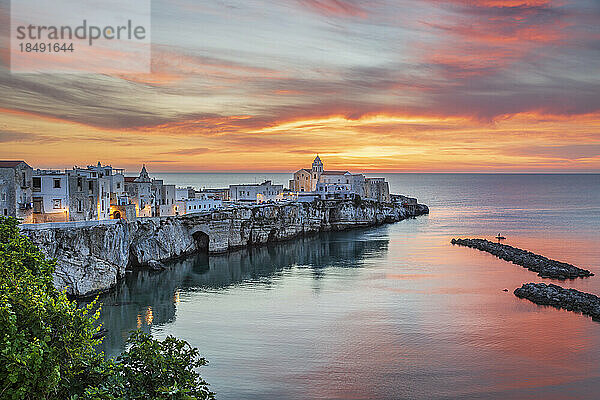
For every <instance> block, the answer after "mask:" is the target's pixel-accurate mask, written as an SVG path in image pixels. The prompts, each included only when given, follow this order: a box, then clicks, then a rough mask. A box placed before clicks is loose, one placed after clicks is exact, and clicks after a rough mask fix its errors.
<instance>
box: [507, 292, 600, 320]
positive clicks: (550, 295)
mask: <svg viewBox="0 0 600 400" xmlns="http://www.w3.org/2000/svg"><path fill="white" fill-rule="evenodd" d="M514 294H515V296H517V297H519V298H522V299H527V300H529V301H532V302H534V303H536V304H540V305H545V306H552V307H556V308H563V309H565V310H568V311H574V312H579V313H582V314H585V315H589V316H591V317H592V319H593V320H594V321H600V297H598V296H596V295H593V294H590V293H584V292H580V291H579V290H575V289H565V288H563V287H561V286H558V285H554V284H549V285H546V284H545V283H526V284H524V285H523V286H521V287H520V288H517V289H515V291H514Z"/></svg>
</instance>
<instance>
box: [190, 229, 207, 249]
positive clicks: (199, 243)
mask: <svg viewBox="0 0 600 400" xmlns="http://www.w3.org/2000/svg"><path fill="white" fill-rule="evenodd" d="M190 233H191V234H192V237H193V238H194V242H195V243H196V249H197V250H198V252H199V253H208V246H209V243H210V236H209V229H208V227H206V226H197V227H194V229H192V230H191V232H190Z"/></svg>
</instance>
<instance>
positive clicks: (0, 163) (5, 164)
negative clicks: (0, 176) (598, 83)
mask: <svg viewBox="0 0 600 400" xmlns="http://www.w3.org/2000/svg"><path fill="white" fill-rule="evenodd" d="M21 163H23V164H27V163H26V162H25V161H23V160H15V161H11V160H0V168H14V167H16V166H18V165H19V164H21Z"/></svg>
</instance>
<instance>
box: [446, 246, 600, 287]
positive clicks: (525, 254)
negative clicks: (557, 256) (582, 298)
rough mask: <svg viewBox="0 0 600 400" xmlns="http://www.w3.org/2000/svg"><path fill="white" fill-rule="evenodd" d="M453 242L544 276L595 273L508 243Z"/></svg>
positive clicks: (556, 276)
mask: <svg viewBox="0 0 600 400" xmlns="http://www.w3.org/2000/svg"><path fill="white" fill-rule="evenodd" d="M451 243H452V244H456V245H459V246H465V247H471V248H473V249H477V250H481V251H485V252H487V253H490V254H493V255H495V256H496V257H498V258H500V259H502V260H505V261H510V262H512V263H513V264H517V265H520V266H522V267H525V268H527V269H529V270H530V271H534V272H537V273H538V275H539V276H541V277H542V278H554V279H561V280H565V279H575V278H583V277H586V276H593V275H594V274H593V273H591V272H590V271H588V270H586V269H581V268H578V267H576V266H574V265H571V264H567V263H564V262H561V261H556V260H551V259H549V258H547V257H544V256H542V255H539V254H535V253H532V252H530V251H527V250H523V249H519V248H516V247H513V246H509V245H507V244H502V243H494V242H492V241H489V240H485V239H452V241H451Z"/></svg>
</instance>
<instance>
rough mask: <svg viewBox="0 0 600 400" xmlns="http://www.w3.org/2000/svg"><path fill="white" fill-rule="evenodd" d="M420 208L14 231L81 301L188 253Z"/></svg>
mask: <svg viewBox="0 0 600 400" xmlns="http://www.w3.org/2000/svg"><path fill="white" fill-rule="evenodd" d="M428 212H429V209H428V208H427V206H425V205H422V204H411V205H410V207H407V206H405V205H404V204H402V203H398V202H394V203H382V202H376V201H371V200H316V201H314V202H312V203H296V202H287V203H271V204H263V205H252V206H250V205H248V206H237V205H236V206H232V207H228V208H223V209H219V210H216V211H212V212H204V213H194V214H187V215H182V216H172V217H155V218H138V219H137V220H135V221H125V220H105V221H82V222H73V223H50V224H30V225H25V224H24V225H21V231H22V232H23V233H24V234H25V235H27V236H28V237H29V238H30V239H31V240H32V242H33V243H34V244H35V245H37V246H38V247H39V248H40V249H41V250H42V252H44V254H45V255H46V256H47V257H49V258H54V259H56V261H57V265H56V271H55V274H54V285H55V286H56V287H57V288H58V289H60V290H63V289H64V290H66V291H67V293H68V294H70V295H73V296H79V297H83V296H89V295H93V294H95V293H99V292H103V291H107V290H109V289H110V288H112V287H114V286H115V285H116V284H117V281H118V280H119V279H120V278H121V277H123V276H124V274H125V271H126V270H127V269H132V268H137V267H143V268H151V269H155V270H160V269H162V268H163V265H162V262H164V261H167V260H173V259H176V258H180V257H183V256H186V255H189V254H194V253H209V254H217V253H224V252H227V251H230V250H234V249H239V248H242V247H248V246H258V245H263V244H267V243H273V242H278V241H283V240H288V239H292V238H296V237H300V236H305V235H308V234H313V233H318V232H324V231H341V230H345V229H351V228H356V227H366V226H375V225H380V224H383V223H390V222H396V221H400V220H402V219H405V218H409V217H414V216H417V215H421V214H427V213H428Z"/></svg>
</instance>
